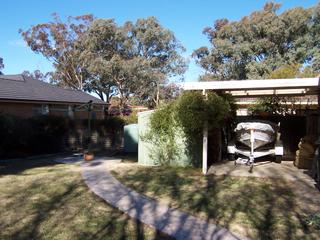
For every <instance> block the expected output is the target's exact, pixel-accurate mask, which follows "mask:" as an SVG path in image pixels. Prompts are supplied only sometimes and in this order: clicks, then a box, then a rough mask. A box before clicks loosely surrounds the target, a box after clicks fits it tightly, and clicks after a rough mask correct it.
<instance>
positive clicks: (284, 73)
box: [268, 63, 317, 79]
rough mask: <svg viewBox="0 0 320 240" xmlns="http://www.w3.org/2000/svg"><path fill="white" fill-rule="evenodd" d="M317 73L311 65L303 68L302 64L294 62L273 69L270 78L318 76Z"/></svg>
mask: <svg viewBox="0 0 320 240" xmlns="http://www.w3.org/2000/svg"><path fill="white" fill-rule="evenodd" d="M316 76H317V73H316V72H314V71H313V69H312V68H311V67H310V66H309V67H305V68H302V66H301V65H300V64H297V63H292V64H286V65H284V66H281V67H279V68H277V69H275V70H274V71H272V72H271V73H270V74H269V76H268V78H270V79H285V78H297V77H302V78H303V77H316Z"/></svg>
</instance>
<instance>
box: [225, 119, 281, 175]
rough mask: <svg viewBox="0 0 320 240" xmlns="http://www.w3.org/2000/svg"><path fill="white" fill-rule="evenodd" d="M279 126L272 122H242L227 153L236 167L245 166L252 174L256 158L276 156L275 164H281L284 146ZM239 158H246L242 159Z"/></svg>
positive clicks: (238, 125) (236, 129)
mask: <svg viewBox="0 0 320 240" xmlns="http://www.w3.org/2000/svg"><path fill="white" fill-rule="evenodd" d="M279 128H280V123H279V124H278V125H276V124H274V123H271V122H266V121H264V122H259V121H254V122H240V123H238V124H237V127H236V128H235V130H234V131H235V134H236V139H235V141H234V142H231V143H230V144H228V147H227V152H228V156H229V159H230V160H233V161H234V163H235V165H238V164H245V165H247V166H249V167H250V168H249V171H250V172H252V170H253V166H254V162H255V159H256V158H260V157H263V156H268V155H271V156H274V157H275V162H277V163H281V159H282V156H283V145H282V141H281V140H280V133H279ZM237 156H242V157H243V156H244V157H246V158H241V157H238V158H236V157H237Z"/></svg>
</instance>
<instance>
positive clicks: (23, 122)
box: [0, 115, 67, 157]
mask: <svg viewBox="0 0 320 240" xmlns="http://www.w3.org/2000/svg"><path fill="white" fill-rule="evenodd" d="M66 131H67V125H66V121H65V119H64V118H61V117H55V116H38V117H33V118H30V119H21V118H19V117H15V116H9V115H0V139H1V142H0V157H19V156H25V155H30V154H31V155H32V154H43V153H53V152H58V151H61V150H62V147H63V146H62V144H63V137H64V136H65V132H66Z"/></svg>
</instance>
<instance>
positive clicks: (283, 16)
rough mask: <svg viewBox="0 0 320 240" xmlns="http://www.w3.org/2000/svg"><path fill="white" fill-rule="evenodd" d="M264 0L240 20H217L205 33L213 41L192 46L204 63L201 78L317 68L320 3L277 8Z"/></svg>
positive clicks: (250, 76)
mask: <svg viewBox="0 0 320 240" xmlns="http://www.w3.org/2000/svg"><path fill="white" fill-rule="evenodd" d="M280 6H281V5H280V4H276V3H266V4H265V6H264V8H263V9H262V10H260V11H255V12H253V13H251V14H250V15H249V16H245V17H243V18H242V19H241V20H239V21H229V20H228V19H219V20H216V21H215V23H214V25H213V26H212V27H206V28H205V29H204V31H203V33H204V34H205V35H206V36H207V37H208V39H209V41H210V44H211V47H209V48H208V47H200V48H199V49H197V50H195V51H194V52H193V57H194V58H195V59H196V61H197V63H198V64H199V65H200V66H201V67H202V68H204V69H205V71H206V74H205V75H204V76H202V77H201V78H202V80H208V79H210V80H230V79H259V78H268V76H269V74H270V73H271V72H273V71H275V70H276V69H279V68H281V67H283V66H285V65H290V64H299V66H301V67H302V68H304V67H309V70H308V71H310V72H314V73H315V74H316V73H319V72H320V4H318V5H316V6H315V7H312V8H302V7H296V8H292V9H289V10H286V11H284V12H282V13H278V12H279V8H280Z"/></svg>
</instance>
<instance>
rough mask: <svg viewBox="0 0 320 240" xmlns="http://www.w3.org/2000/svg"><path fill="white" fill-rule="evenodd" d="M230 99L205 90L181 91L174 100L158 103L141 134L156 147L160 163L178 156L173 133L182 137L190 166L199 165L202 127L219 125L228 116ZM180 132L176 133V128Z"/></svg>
mask: <svg viewBox="0 0 320 240" xmlns="http://www.w3.org/2000/svg"><path fill="white" fill-rule="evenodd" d="M229 102H230V103H232V99H231V98H230V97H229V96H228V97H227V96H218V95H217V94H215V93H208V95H207V97H204V96H203V95H202V94H201V93H200V92H184V93H183V94H182V95H181V96H180V97H179V98H178V99H177V100H176V101H175V102H172V103H170V104H168V105H165V106H162V107H161V108H160V109H158V110H156V111H155V113H154V114H152V116H151V118H150V130H149V132H148V133H147V134H146V135H145V136H143V137H144V138H145V139H146V140H147V141H149V142H151V143H152V144H154V145H155V146H157V149H158V153H157V158H158V161H159V163H160V164H162V165H165V164H172V163H173V162H174V161H176V160H177V158H178V157H179V154H180V153H179V148H178V146H177V143H176V142H177V141H176V136H177V135H178V136H179V135H181V136H183V137H184V139H185V144H186V145H187V149H188V152H187V154H188V155H189V157H190V159H191V164H192V165H193V166H199V165H200V161H199V156H198V154H197V153H198V152H199V146H201V143H202V134H203V128H204V126H205V125H206V124H207V126H208V130H212V129H215V128H219V127H221V125H222V123H223V122H224V120H226V119H227V118H228V117H230V116H231V115H232V110H234V109H233V108H232V107H231V104H230V103H229ZM179 130H181V131H182V133H181V134H180V133H179V134H178V133H177V131H179Z"/></svg>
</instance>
